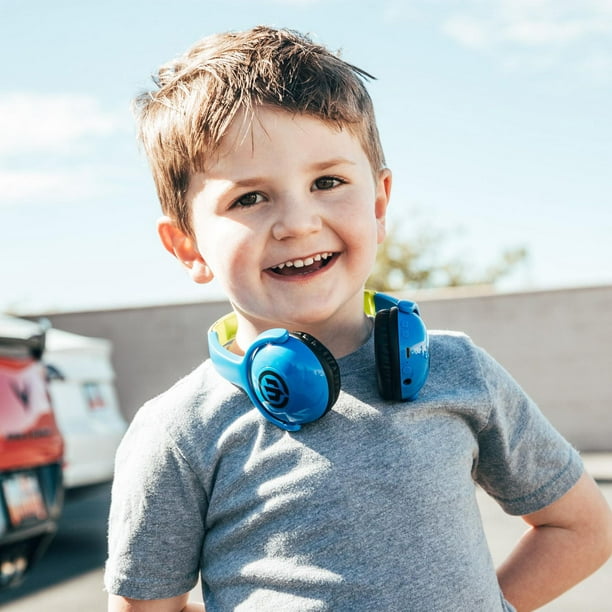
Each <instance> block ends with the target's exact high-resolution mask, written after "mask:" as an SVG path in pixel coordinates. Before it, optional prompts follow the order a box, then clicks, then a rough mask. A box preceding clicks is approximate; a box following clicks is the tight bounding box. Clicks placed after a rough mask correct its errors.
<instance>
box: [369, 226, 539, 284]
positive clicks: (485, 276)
mask: <svg viewBox="0 0 612 612" xmlns="http://www.w3.org/2000/svg"><path fill="white" fill-rule="evenodd" d="M401 230H402V227H401V225H400V226H394V227H393V228H391V229H390V230H389V231H388V232H387V237H386V239H385V241H384V242H383V243H382V244H381V245H380V246H379V249H378V254H377V258H376V264H375V266H374V270H373V271H372V274H371V275H370V278H369V279H368V282H367V286H368V287H369V288H371V289H375V290H376V291H401V290H404V289H425V288H434V287H458V286H465V285H495V284H496V283H497V282H498V281H499V280H501V279H502V278H504V277H505V276H507V275H508V274H510V273H511V272H513V271H514V270H515V269H516V266H517V265H519V264H521V263H523V262H525V260H526V259H527V257H528V252H527V250H526V249H525V248H524V247H516V248H510V249H504V250H502V252H501V253H500V255H499V257H498V258H497V259H496V260H495V261H494V262H493V263H492V264H491V265H490V266H488V267H487V268H486V269H485V270H481V271H478V270H476V269H475V267H474V265H473V264H470V263H469V262H467V261H465V260H462V259H459V258H455V257H452V258H450V259H446V260H440V255H439V252H440V249H439V245H440V244H448V242H449V237H448V235H447V234H445V233H444V232H442V231H440V230H435V229H432V228H429V227H425V228H423V227H419V228H418V229H417V230H415V231H414V232H413V233H412V235H411V236H410V237H406V236H405V235H404V233H403V232H402V231H401Z"/></svg>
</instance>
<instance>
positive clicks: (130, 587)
mask: <svg viewBox="0 0 612 612" xmlns="http://www.w3.org/2000/svg"><path fill="white" fill-rule="evenodd" d="M196 584H197V578H196V579H195V580H193V579H192V580H185V581H183V582H173V583H172V584H160V583H159V582H155V583H150V582H147V581H137V580H135V579H134V578H133V577H130V579H129V580H124V579H122V578H120V577H117V578H114V579H113V578H107V579H106V580H105V585H104V586H105V590H106V592H107V593H109V594H112V595H119V596H120V597H128V598H129V599H141V600H151V599H168V598H170V597H177V596H178V595H183V594H184V593H188V592H189V591H191V590H192V589H193V588H194V587H195V585H196Z"/></svg>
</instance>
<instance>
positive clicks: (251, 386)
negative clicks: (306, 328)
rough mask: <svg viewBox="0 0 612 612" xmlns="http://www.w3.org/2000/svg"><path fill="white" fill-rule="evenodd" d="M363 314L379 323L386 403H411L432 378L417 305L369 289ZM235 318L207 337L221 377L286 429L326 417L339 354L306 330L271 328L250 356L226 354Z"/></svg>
mask: <svg viewBox="0 0 612 612" xmlns="http://www.w3.org/2000/svg"><path fill="white" fill-rule="evenodd" d="M364 310H365V313H366V314H368V315H373V316H374V317H375V318H374V347H375V348H374V350H375V357H376V377H377V381H378V388H379V391H380V394H381V396H382V397H383V399H387V400H396V401H402V400H412V399H414V398H415V397H416V396H417V394H418V392H419V391H420V389H421V387H422V386H423V385H424V384H425V381H426V379H427V375H428V372H429V339H428V335H427V329H426V327H425V324H424V323H423V321H422V319H421V317H420V315H419V310H418V307H417V305H416V304H415V303H414V302H410V301H408V300H398V299H396V298H393V297H391V296H388V295H385V294H383V293H377V292H375V291H366V292H365V294H364ZM236 330H237V322H236V317H235V315H234V314H233V313H232V314H229V315H226V316H225V317H223V318H221V319H219V321H217V322H216V323H215V324H214V325H213V326H212V327H211V328H210V329H209V331H208V346H209V351H210V357H211V360H212V362H213V364H214V366H215V368H216V369H217V371H218V372H219V374H220V375H221V376H223V377H224V378H226V379H227V380H229V381H230V382H232V383H234V384H235V385H237V386H238V387H240V388H241V389H243V390H244V391H245V392H246V394H247V395H248V396H249V398H250V400H251V402H252V403H253V404H254V405H255V407H256V408H257V409H258V410H259V412H261V414H262V415H263V416H264V417H265V418H266V419H267V420H268V421H270V422H271V423H274V424H275V425H277V426H278V427H280V428H281V429H284V430H286V431H298V430H299V429H300V428H301V427H302V425H303V424H305V423H311V422H312V421H316V420H317V419H319V418H321V417H322V416H323V415H324V414H325V413H326V412H327V411H328V410H330V408H331V407H332V406H333V405H334V403H335V402H336V400H337V399H338V394H339V393H340V372H339V368H338V364H337V363H336V360H335V359H334V357H333V355H332V354H331V353H330V352H329V351H328V350H327V349H326V348H325V346H323V344H321V343H320V342H319V341H318V340H316V338H313V337H312V336H310V335H309V334H306V333H305V332H289V331H287V330H286V329H279V328H275V329H269V330H267V331H265V332H263V333H262V334H260V335H259V336H258V337H257V338H256V339H255V341H254V342H253V343H252V344H251V346H250V347H249V348H248V349H247V351H246V353H245V354H244V356H240V355H236V354H234V353H231V352H230V351H229V350H227V348H226V347H227V346H228V345H229V344H230V343H231V342H232V341H233V339H234V337H235V335H236Z"/></svg>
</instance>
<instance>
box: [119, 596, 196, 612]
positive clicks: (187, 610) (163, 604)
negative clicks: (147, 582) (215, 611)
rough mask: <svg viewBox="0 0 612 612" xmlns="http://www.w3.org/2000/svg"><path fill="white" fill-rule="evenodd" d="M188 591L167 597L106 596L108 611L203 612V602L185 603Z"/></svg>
mask: <svg viewBox="0 0 612 612" xmlns="http://www.w3.org/2000/svg"><path fill="white" fill-rule="evenodd" d="M188 599H189V593H184V594H183V595H178V596H177V597H170V598H168V599H152V600H143V599H129V598H127V597H121V596H119V595H109V596H108V612H205V609H204V604H201V603H187V601H188Z"/></svg>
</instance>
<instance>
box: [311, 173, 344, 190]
mask: <svg viewBox="0 0 612 612" xmlns="http://www.w3.org/2000/svg"><path fill="white" fill-rule="evenodd" d="M342 183H344V181H343V180H341V179H339V178H336V177H335V176H322V177H320V178H318V179H317V180H316V181H315V182H314V186H315V189H320V190H325V189H333V188H334V187H337V186H338V185H342Z"/></svg>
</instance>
